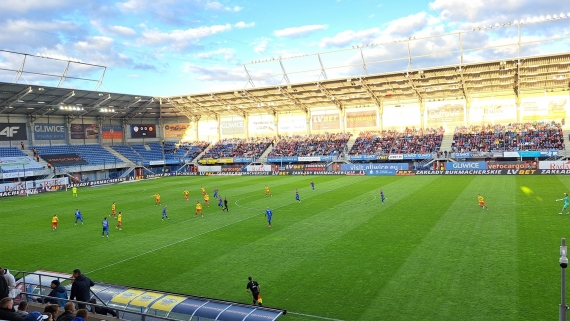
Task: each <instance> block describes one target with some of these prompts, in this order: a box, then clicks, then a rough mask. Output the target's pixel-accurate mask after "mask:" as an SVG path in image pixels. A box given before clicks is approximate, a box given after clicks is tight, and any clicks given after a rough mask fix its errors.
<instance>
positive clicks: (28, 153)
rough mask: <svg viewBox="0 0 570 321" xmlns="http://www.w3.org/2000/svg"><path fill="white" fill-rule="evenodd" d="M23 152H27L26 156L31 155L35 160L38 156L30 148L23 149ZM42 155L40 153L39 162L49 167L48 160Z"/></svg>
mask: <svg viewBox="0 0 570 321" xmlns="http://www.w3.org/2000/svg"><path fill="white" fill-rule="evenodd" d="M22 152H24V154H26V156H29V157H31V158H32V159H33V160H36V158H35V157H34V152H33V151H31V150H29V149H27V148H26V149H24V150H22ZM41 156H42V155H40V161H39V162H38V163H39V164H40V165H42V166H43V167H44V168H46V169H47V162H46V161H45V160H43V159H42V157H41Z"/></svg>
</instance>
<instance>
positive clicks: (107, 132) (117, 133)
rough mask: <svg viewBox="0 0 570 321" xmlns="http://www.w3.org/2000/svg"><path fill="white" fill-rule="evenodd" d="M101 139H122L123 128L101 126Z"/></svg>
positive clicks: (110, 125)
mask: <svg viewBox="0 0 570 321" xmlns="http://www.w3.org/2000/svg"><path fill="white" fill-rule="evenodd" d="M101 129H102V131H103V134H102V137H103V139H123V126H122V125H115V124H103V128H101Z"/></svg>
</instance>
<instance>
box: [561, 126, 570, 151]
mask: <svg viewBox="0 0 570 321" xmlns="http://www.w3.org/2000/svg"><path fill="white" fill-rule="evenodd" d="M563 128H565V127H563ZM562 133H563V134H564V155H562V156H563V157H564V158H567V157H568V155H569V153H568V148H570V146H569V145H570V138H569V136H568V135H570V129H564V130H562Z"/></svg>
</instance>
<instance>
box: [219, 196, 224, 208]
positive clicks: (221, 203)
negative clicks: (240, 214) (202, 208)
mask: <svg viewBox="0 0 570 321" xmlns="http://www.w3.org/2000/svg"><path fill="white" fill-rule="evenodd" d="M218 207H220V208H221V209H224V200H223V199H222V197H221V196H218Z"/></svg>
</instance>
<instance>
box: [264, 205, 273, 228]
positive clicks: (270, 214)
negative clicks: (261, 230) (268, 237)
mask: <svg viewBox="0 0 570 321" xmlns="http://www.w3.org/2000/svg"><path fill="white" fill-rule="evenodd" d="M265 216H267V224H269V226H268V227H271V218H272V217H273V211H272V210H270V209H269V207H268V208H267V209H266V210H265Z"/></svg>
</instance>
